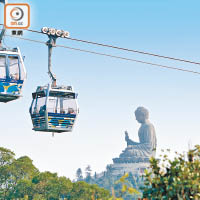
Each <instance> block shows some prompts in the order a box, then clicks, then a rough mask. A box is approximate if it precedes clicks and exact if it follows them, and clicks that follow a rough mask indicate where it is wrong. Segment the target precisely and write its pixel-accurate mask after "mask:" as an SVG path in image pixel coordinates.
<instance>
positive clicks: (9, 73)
mask: <svg viewBox="0 0 200 200" xmlns="http://www.w3.org/2000/svg"><path fill="white" fill-rule="evenodd" d="M0 3H3V4H4V5H5V4H7V1H6V0H0ZM5 31H6V29H5V27H4V26H3V29H2V31H1V33H0V102H4V103H7V102H9V101H12V100H15V99H18V98H19V97H20V96H21V91H22V87H23V84H24V81H25V79H26V71H25V66H24V61H23V58H22V55H21V52H20V50H19V48H14V49H12V50H10V49H7V48H4V47H3V46H2V41H3V37H4V35H5Z"/></svg>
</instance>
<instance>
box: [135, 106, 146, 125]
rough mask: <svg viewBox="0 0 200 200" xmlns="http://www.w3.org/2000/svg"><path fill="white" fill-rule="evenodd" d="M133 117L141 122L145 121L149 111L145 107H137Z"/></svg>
mask: <svg viewBox="0 0 200 200" xmlns="http://www.w3.org/2000/svg"><path fill="white" fill-rule="evenodd" d="M135 117H136V120H137V121H138V122H139V123H141V124H143V123H145V122H146V120H147V119H148V118H149V112H148V110H147V109H146V108H144V107H139V108H137V110H136V111H135Z"/></svg>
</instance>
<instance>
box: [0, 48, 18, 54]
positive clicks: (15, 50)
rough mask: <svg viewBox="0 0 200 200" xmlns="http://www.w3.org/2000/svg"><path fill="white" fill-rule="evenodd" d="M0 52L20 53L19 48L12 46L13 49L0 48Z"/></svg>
mask: <svg viewBox="0 0 200 200" xmlns="http://www.w3.org/2000/svg"><path fill="white" fill-rule="evenodd" d="M0 54H1V55H2V54H4V55H7V54H9V55H21V52H20V50H19V48H18V47H17V48H13V49H6V48H0Z"/></svg>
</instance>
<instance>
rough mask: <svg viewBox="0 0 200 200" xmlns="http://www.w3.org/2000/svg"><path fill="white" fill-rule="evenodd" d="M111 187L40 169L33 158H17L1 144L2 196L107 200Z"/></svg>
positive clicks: (4, 198) (7, 199)
mask: <svg viewBox="0 0 200 200" xmlns="http://www.w3.org/2000/svg"><path fill="white" fill-rule="evenodd" d="M109 197H110V193H109V191H107V190H105V189H103V188H100V187H98V186H97V185H94V184H93V185H91V184H88V183H86V182H83V181H78V182H76V183H72V182H71V180H70V179H67V178H66V177H59V176H58V175H57V174H56V173H51V172H40V171H39V170H38V169H37V168H36V167H35V166H34V165H33V162H32V160H31V159H30V158H29V157H27V156H23V157H20V158H18V159H16V158H15V154H14V152H12V151H10V150H9V149H5V148H2V147H1V148H0V199H1V200H11V199H18V200H59V199H61V198H62V199H64V198H65V199H68V200H90V199H91V200H95V199H102V200H107V199H109Z"/></svg>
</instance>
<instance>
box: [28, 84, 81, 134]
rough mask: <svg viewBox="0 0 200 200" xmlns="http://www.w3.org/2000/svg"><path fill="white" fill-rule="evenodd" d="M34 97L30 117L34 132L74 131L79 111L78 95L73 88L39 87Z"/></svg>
mask: <svg viewBox="0 0 200 200" xmlns="http://www.w3.org/2000/svg"><path fill="white" fill-rule="evenodd" d="M32 97H33V101H32V104H31V107H30V115H31V118H32V123H33V130H35V131H44V132H53V133H61V132H71V131H72V129H73V127H74V124H75V121H76V118H77V115H78V112H79V110H78V105H77V100H76V98H77V94H76V93H74V92H73V90H72V87H71V86H55V87H53V86H52V85H50V84H48V85H47V86H44V87H40V86H39V87H37V90H36V92H34V93H33V94H32Z"/></svg>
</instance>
